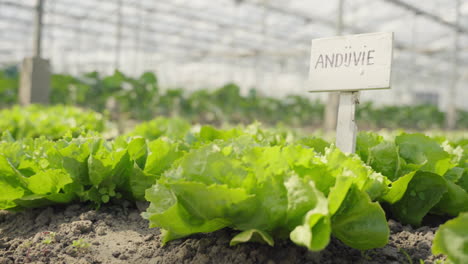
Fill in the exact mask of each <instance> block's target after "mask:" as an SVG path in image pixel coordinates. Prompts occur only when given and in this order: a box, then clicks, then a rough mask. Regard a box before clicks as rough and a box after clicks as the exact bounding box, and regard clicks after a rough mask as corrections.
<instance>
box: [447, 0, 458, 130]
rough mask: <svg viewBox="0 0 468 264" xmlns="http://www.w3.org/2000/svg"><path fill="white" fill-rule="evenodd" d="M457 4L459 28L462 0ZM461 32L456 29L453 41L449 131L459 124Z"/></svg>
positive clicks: (448, 112)
mask: <svg viewBox="0 0 468 264" xmlns="http://www.w3.org/2000/svg"><path fill="white" fill-rule="evenodd" d="M455 3H456V15H455V24H456V26H457V28H458V26H459V25H460V12H461V11H460V0H455ZM458 39H459V32H458V29H455V32H454V40H453V53H452V76H451V77H452V78H451V79H452V80H451V82H450V87H449V92H448V104H447V115H446V127H447V129H450V130H453V129H455V126H456V124H457V106H456V97H457V93H456V90H457V84H458V63H459V61H458V55H459V54H458V53H459V50H460V45H459V43H458Z"/></svg>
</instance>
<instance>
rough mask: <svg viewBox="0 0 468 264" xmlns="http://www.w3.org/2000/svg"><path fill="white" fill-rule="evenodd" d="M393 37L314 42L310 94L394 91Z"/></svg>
mask: <svg viewBox="0 0 468 264" xmlns="http://www.w3.org/2000/svg"><path fill="white" fill-rule="evenodd" d="M392 50H393V33H387V32H384V33H382V32H380V33H369V34H359V35H350V36H340V37H332V38H321V39H314V40H312V52H311V58H310V72H309V84H308V85H309V88H310V92H334V91H358V90H372V89H388V88H390V75H391V68H392V67H391V66H392Z"/></svg>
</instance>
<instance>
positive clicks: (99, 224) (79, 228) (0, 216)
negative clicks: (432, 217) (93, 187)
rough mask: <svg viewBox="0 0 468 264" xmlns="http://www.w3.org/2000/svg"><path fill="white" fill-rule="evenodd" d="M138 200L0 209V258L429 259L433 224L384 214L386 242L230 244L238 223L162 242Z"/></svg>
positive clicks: (245, 262)
mask: <svg viewBox="0 0 468 264" xmlns="http://www.w3.org/2000/svg"><path fill="white" fill-rule="evenodd" d="M141 209H144V205H143V204H139V206H135V205H134V204H133V203H129V202H126V201H124V202H122V203H121V204H118V205H117V204H114V205H104V206H103V207H101V208H100V209H99V210H98V211H94V210H92V209H90V208H89V207H88V206H86V205H79V204H74V205H69V206H52V207H47V208H42V209H32V210H26V211H23V212H19V213H12V212H6V211H0V263H2V264H4V263H5V264H7V263H82V264H84V263H195V264H205V263H216V264H218V263H242V264H254V263H267V264H275V263H277V264H288V263H393V264H397V263H410V260H409V258H411V259H412V260H411V261H412V263H420V260H423V261H424V262H425V263H433V262H435V260H437V259H443V258H442V257H441V256H437V257H436V256H432V254H431V251H430V247H431V245H432V239H433V238H434V232H435V231H436V228H435V227H428V226H424V227H421V228H418V229H413V228H411V227H410V226H403V225H401V224H399V223H397V222H395V221H393V220H389V226H390V229H391V237H390V242H389V244H388V245H387V246H385V247H384V248H380V249H373V250H369V251H366V252H361V251H359V250H355V249H352V248H349V247H347V246H345V245H344V244H343V243H341V242H340V241H338V240H337V239H334V238H333V239H332V241H331V243H330V244H329V245H328V247H327V248H326V249H325V250H323V251H321V252H310V251H308V250H306V249H305V248H302V247H299V246H296V245H294V244H293V243H291V242H289V241H276V243H277V244H276V245H275V247H270V246H267V245H263V244H257V243H247V244H243V245H238V246H233V247H231V246H229V241H230V239H231V237H232V236H233V234H234V233H235V232H236V231H233V230H229V229H223V230H220V231H218V232H215V233H211V234H199V235H195V236H192V237H190V238H186V239H179V240H176V241H173V242H170V243H168V245H166V246H164V247H162V246H161V242H160V241H161V240H160V232H159V230H158V229H156V228H153V229H149V228H148V222H147V221H146V220H145V219H143V218H141V216H140V213H141Z"/></svg>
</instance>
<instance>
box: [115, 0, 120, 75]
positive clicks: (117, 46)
mask: <svg viewBox="0 0 468 264" xmlns="http://www.w3.org/2000/svg"><path fill="white" fill-rule="evenodd" d="M115 35H116V36H115V62H114V67H115V70H119V68H120V45H121V43H120V42H121V41H122V0H118V1H117V28H116V34H115Z"/></svg>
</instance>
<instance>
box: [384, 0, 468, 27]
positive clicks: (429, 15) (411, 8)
mask: <svg viewBox="0 0 468 264" xmlns="http://www.w3.org/2000/svg"><path fill="white" fill-rule="evenodd" d="M384 1H385V2H389V3H391V4H393V5H396V6H399V7H401V8H404V9H406V10H408V11H411V12H413V13H415V14H417V15H420V16H424V17H427V18H429V19H430V20H432V21H434V22H437V23H439V24H441V25H444V26H446V27H449V28H451V29H453V30H456V31H458V32H460V33H464V34H468V29H466V28H464V27H462V26H461V25H460V24H458V23H452V22H450V21H447V20H445V19H443V18H441V17H439V16H436V15H434V14H432V13H429V12H427V11H424V10H422V9H421V8H419V7H417V6H414V5H412V4H409V3H407V2H405V1H402V0H384Z"/></svg>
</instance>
